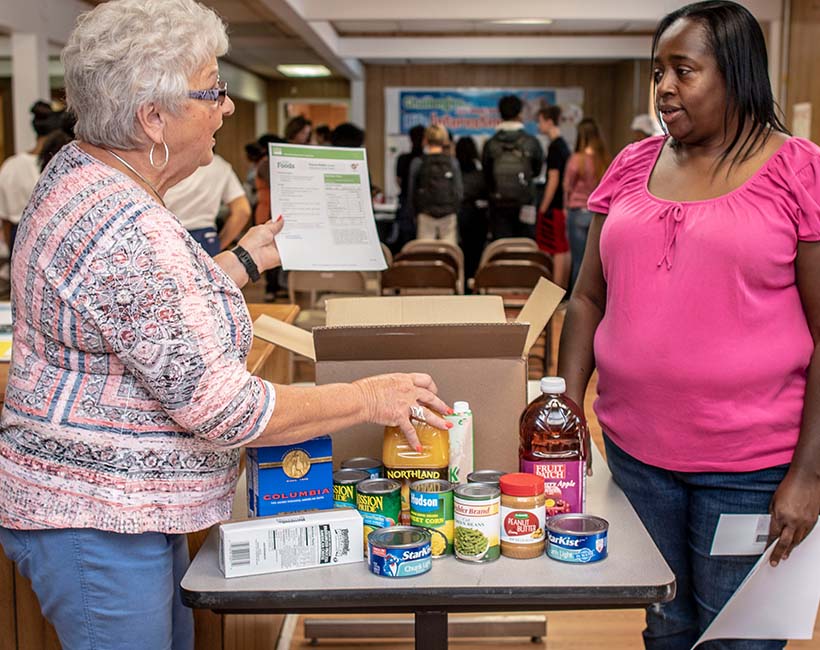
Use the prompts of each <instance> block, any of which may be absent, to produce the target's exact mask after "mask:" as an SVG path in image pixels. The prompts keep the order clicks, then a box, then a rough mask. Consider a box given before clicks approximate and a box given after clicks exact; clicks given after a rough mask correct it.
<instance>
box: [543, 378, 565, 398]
mask: <svg viewBox="0 0 820 650" xmlns="http://www.w3.org/2000/svg"><path fill="white" fill-rule="evenodd" d="M541 392H542V393H546V394H547V395H563V394H564V393H566V392H567V382H566V381H565V380H564V378H563V377H542V378H541Z"/></svg>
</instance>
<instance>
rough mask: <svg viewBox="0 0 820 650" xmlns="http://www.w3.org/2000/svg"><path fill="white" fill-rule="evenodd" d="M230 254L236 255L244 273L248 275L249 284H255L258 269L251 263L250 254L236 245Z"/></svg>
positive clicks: (254, 263) (257, 277)
mask: <svg viewBox="0 0 820 650" xmlns="http://www.w3.org/2000/svg"><path fill="white" fill-rule="evenodd" d="M231 252H232V253H233V254H234V255H236V257H237V259H238V260H239V261H240V262H241V263H242V266H244V267H245V272H246V273H247V274H248V277H249V278H250V280H251V282H256V281H257V280H258V279H259V267H257V266H256V262H254V261H253V258H252V257H251V254H250V253H249V252H248V251H247V250H245V249H244V248H242V247H241V246H238V245H237V246H234V247H233V248H232V249H231Z"/></svg>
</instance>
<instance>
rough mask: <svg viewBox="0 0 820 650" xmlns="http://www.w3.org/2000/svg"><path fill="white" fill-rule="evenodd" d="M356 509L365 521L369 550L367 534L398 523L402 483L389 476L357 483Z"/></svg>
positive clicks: (365, 535)
mask: <svg viewBox="0 0 820 650" xmlns="http://www.w3.org/2000/svg"><path fill="white" fill-rule="evenodd" d="M356 509H357V510H358V511H359V514H361V516H362V520H363V522H364V539H365V551H367V536H368V535H369V534H370V533H372V532H373V531H374V530H377V529H378V528H387V527H388V526H395V525H396V524H397V523H398V521H399V514H400V513H401V483H399V482H398V481H394V480H392V479H389V478H369V479H367V480H365V481H362V482H361V483H357V484H356Z"/></svg>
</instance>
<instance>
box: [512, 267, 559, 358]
mask: <svg viewBox="0 0 820 650" xmlns="http://www.w3.org/2000/svg"><path fill="white" fill-rule="evenodd" d="M565 293H566V291H565V290H564V289H562V288H561V287H559V286H558V285H557V284H553V283H552V282H550V281H549V280H547V279H545V278H541V279H540V280H538V284H537V285H535V288H534V289H533V290H532V293H531V294H530V297H529V298H528V299H527V304H525V305H524V307H523V309H522V310H521V312H520V313H519V314H518V318H516V319H515V322H516V323H529V325H530V331H529V333H528V334H527V341H526V343H525V344H524V355H527V354H529V351H530V348H531V347H532V346H533V344H534V343H535V341H536V340H537V339H538V336H539V335H540V334H541V331H542V330H543V329H544V327H545V326H546V324H547V322H549V319H550V318H552V314H553V312H555V310H556V309H557V308H558V305H559V304H560V303H561V299H562V298H563V297H564V294H565Z"/></svg>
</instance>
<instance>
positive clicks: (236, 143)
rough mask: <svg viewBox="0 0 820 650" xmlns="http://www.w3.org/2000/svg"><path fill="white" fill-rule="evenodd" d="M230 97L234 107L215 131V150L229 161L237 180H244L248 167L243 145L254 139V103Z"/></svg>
mask: <svg viewBox="0 0 820 650" xmlns="http://www.w3.org/2000/svg"><path fill="white" fill-rule="evenodd" d="M231 99H233V103H234V105H235V106H236V109H235V110H234V113H233V115H231V116H230V117H227V118H225V121H224V122H223V123H222V128H221V129H219V131H217V132H216V136H215V137H216V149H215V151H216V153H218V154H219V155H220V156H222V157H223V158H224V159H225V160H227V161H228V162H229V163H231V166H232V167H233V170H234V171H235V172H236V175H237V176H238V177H239V180H240V181H244V180H245V172H246V170H247V168H248V163H247V162H246V158H245V145H246V144H247V143H248V142H253V141H254V140H256V104H254V103H253V102H249V101H247V100H245V99H234V98H233V97H232V98H231Z"/></svg>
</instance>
